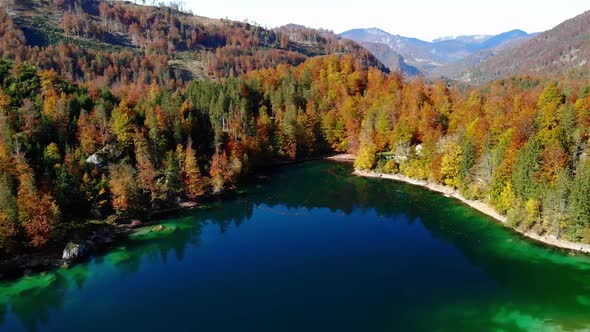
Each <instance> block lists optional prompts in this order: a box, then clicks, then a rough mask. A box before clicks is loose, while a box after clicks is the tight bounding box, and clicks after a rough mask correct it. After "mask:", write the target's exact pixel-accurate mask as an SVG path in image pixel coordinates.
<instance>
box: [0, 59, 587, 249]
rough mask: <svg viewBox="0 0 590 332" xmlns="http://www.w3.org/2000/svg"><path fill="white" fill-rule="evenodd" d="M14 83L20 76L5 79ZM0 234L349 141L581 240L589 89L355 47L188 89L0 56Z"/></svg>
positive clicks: (62, 231)
mask: <svg viewBox="0 0 590 332" xmlns="http://www.w3.org/2000/svg"><path fill="white" fill-rule="evenodd" d="M15 82H18V84H15ZM0 86H1V87H2V93H1V98H0V110H2V113H1V114H0V133H1V136H0V138H1V139H0V174H1V175H0V181H1V182H2V183H1V184H2V185H1V186H0V187H1V188H2V190H1V192H0V243H1V245H2V248H3V249H4V250H5V252H14V251H17V250H20V249H22V248H23V246H24V244H26V245H31V246H43V245H47V244H48V243H51V242H52V241H60V240H61V239H63V237H65V236H67V235H68V232H69V231H70V230H71V229H72V228H74V227H80V224H82V225H83V224H84V220H87V219H90V218H99V219H109V220H111V221H113V222H115V221H117V220H130V219H133V218H138V217H143V216H146V215H149V213H150V211H154V210H157V209H163V208H166V207H174V206H177V205H178V204H179V203H180V202H183V201H187V200H190V201H198V200H199V199H200V197H202V196H203V195H207V194H208V193H212V192H216V191H221V190H224V189H227V188H230V187H232V186H233V185H234V184H235V183H237V181H239V179H240V177H241V176H243V175H245V174H247V173H249V172H251V171H252V170H254V169H256V168H257V167H260V166H264V165H269V164H271V163H272V162H273V161H275V160H277V159H286V160H294V159H303V158H307V157H312V156H318V155H321V154H324V153H326V152H333V151H337V152H352V153H358V160H357V162H356V166H357V167H359V168H377V169H379V170H381V171H384V172H401V173H403V174H406V175H409V176H412V177H414V178H420V179H430V180H433V181H437V182H440V183H444V184H446V185H449V186H453V187H457V188H459V189H460V190H461V191H462V192H463V193H464V194H465V195H466V196H467V197H470V198H474V199H481V200H486V201H489V202H490V203H492V204H493V205H494V206H496V207H497V208H498V210H499V211H500V212H502V213H507V214H508V215H509V216H510V220H511V222H512V223H513V225H515V226H517V227H522V228H525V229H533V230H535V231H537V232H540V233H541V232H551V234H555V235H557V236H566V237H568V238H571V239H574V240H582V241H587V240H588V237H587V234H588V230H589V229H590V228H589V226H590V209H589V208H588V205H587V204H585V200H586V199H587V197H588V195H589V193H590V178H589V177H590V164H589V161H588V160H587V159H588V158H587V140H588V137H589V136H590V133H589V129H588V128H589V124H590V123H589V121H590V93H588V92H589V91H590V89H589V88H584V89H579V91H576V90H578V89H571V88H567V87H564V88H563V89H560V88H558V86H557V85H556V84H555V83H552V82H541V81H535V80H531V79H528V78H522V79H511V80H504V81H497V82H494V83H493V84H490V85H488V86H486V87H484V88H482V89H480V90H474V91H467V92H464V91H460V90H458V89H450V88H448V87H447V85H446V84H445V83H443V82H437V83H434V84H426V83H424V82H423V81H421V80H419V79H418V80H414V81H411V82H405V81H404V80H403V79H402V77H400V76H399V75H397V74H390V75H389V74H384V73H383V72H381V71H379V70H377V69H375V68H370V69H368V70H367V69H365V66H364V65H363V64H362V63H360V61H358V59H355V58H354V57H353V56H351V55H347V56H340V57H339V56H328V57H321V58H312V59H309V60H307V61H306V62H305V63H303V64H302V65H300V66H298V67H292V66H285V65H279V66H277V68H274V69H264V70H259V71H252V72H250V73H248V74H247V75H244V76H242V77H240V78H229V79H226V80H225V81H223V82H213V81H195V82H192V83H191V84H189V85H188V86H187V87H186V88H183V89H177V88H176V89H169V88H166V87H165V86H160V85H159V84H157V83H155V82H154V83H153V84H151V85H149V86H144V87H143V88H141V89H135V88H132V87H133V86H135V85H133V86H132V87H130V88H121V89H116V90H109V89H101V90H90V89H89V88H88V87H86V86H84V85H76V84H72V83H70V82H68V81H67V80H63V79H62V78H60V77H59V75H57V73H56V72H54V71H39V70H38V69H36V68H34V67H31V66H28V65H25V64H13V63H11V62H10V61H5V60H4V61H2V62H1V63H0Z"/></svg>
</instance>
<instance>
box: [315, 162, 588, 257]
mask: <svg viewBox="0 0 590 332" xmlns="http://www.w3.org/2000/svg"><path fill="white" fill-rule="evenodd" d="M326 160H329V161H335V162H348V163H351V162H354V155H350V154H342V155H335V156H331V157H327V158H326ZM352 174H353V175H356V176H361V177H366V178H375V179H386V180H393V181H399V182H404V183H408V184H411V185H414V186H420V187H422V188H426V189H428V190H431V191H434V192H437V193H440V194H443V195H445V196H447V197H451V198H454V199H456V200H458V201H460V202H462V203H463V204H465V205H467V206H469V207H471V208H473V209H475V210H477V211H479V212H481V213H483V214H485V215H487V216H489V217H492V218H494V219H496V220H497V221H499V222H500V223H502V224H503V225H504V226H505V227H506V228H508V229H511V230H513V231H515V232H516V233H518V234H520V235H522V236H524V237H526V238H528V239H531V240H534V241H535V242H538V243H542V244H544V245H547V246H551V247H555V248H559V249H564V250H569V251H572V252H579V253H583V254H590V245H588V244H584V243H576V242H571V241H567V240H563V239H558V238H556V237H555V236H552V235H549V236H548V235H539V234H536V233H533V232H525V231H522V230H519V229H516V228H513V227H509V226H508V225H506V221H507V220H506V217H505V216H502V215H501V214H500V213H498V212H497V211H496V210H495V209H494V208H493V207H492V206H491V205H489V204H487V203H485V202H482V201H477V200H470V199H467V198H465V197H464V196H463V195H461V194H460V193H459V191H458V190H457V189H454V188H451V187H448V186H445V185H442V184H439V183H434V182H431V181H424V180H417V179H413V178H410V177H408V176H405V175H401V174H386V173H379V172H375V171H366V170H359V169H356V168H355V170H354V172H353V173H352Z"/></svg>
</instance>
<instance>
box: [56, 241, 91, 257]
mask: <svg viewBox="0 0 590 332" xmlns="http://www.w3.org/2000/svg"><path fill="white" fill-rule="evenodd" d="M87 253H88V248H86V246H85V245H81V244H76V243H74V242H70V243H68V244H67V245H66V247H65V248H64V252H63V255H62V257H61V258H62V259H63V260H64V261H66V262H73V261H75V260H78V259H81V258H83V257H84V256H86V254H87Z"/></svg>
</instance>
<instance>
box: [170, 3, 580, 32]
mask: <svg viewBox="0 0 590 332" xmlns="http://www.w3.org/2000/svg"><path fill="white" fill-rule="evenodd" d="M176 2H177V3H181V4H182V5H183V7H184V8H187V9H191V10H192V11H193V13H194V14H196V15H200V16H206V17H211V18H229V19H233V20H240V21H244V20H246V19H247V20H248V21H250V22H255V23H258V24H259V25H261V26H263V27H269V28H274V27H278V26H281V25H285V24H288V23H297V24H301V25H305V26H308V27H311V28H324V29H328V30H332V31H334V32H335V33H340V32H343V31H346V30H349V29H354V28H373V27H377V28H381V29H383V30H385V31H387V32H389V33H392V34H399V35H402V36H407V37H416V38H420V39H423V40H428V41H430V40H432V39H434V38H438V37H446V36H458V35H479V34H498V33H501V32H505V31H509V30H513V29H522V30H524V31H526V32H529V33H530V32H540V31H545V30H548V29H551V28H552V27H554V26H556V25H557V24H559V23H561V22H563V21H565V20H567V19H568V18H572V17H574V16H576V15H578V14H581V13H583V12H584V11H586V10H589V9H590V1H589V0H487V1H481V0H404V1H396V0H389V1H387V0H331V1H322V0H293V1H281V0H274V1H273V0H176Z"/></svg>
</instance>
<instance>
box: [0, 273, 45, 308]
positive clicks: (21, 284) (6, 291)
mask: <svg viewBox="0 0 590 332" xmlns="http://www.w3.org/2000/svg"><path fill="white" fill-rule="evenodd" d="M55 281H56V275H55V273H53V272H44V273H40V274H37V275H33V276H26V277H22V278H20V279H19V280H18V281H16V282H12V283H11V282H8V283H2V284H0V303H5V302H6V301H8V300H10V299H12V298H14V297H17V296H35V295H39V294H40V293H42V292H43V290H45V289H47V288H49V287H51V286H52V285H53V284H54V283H55Z"/></svg>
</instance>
